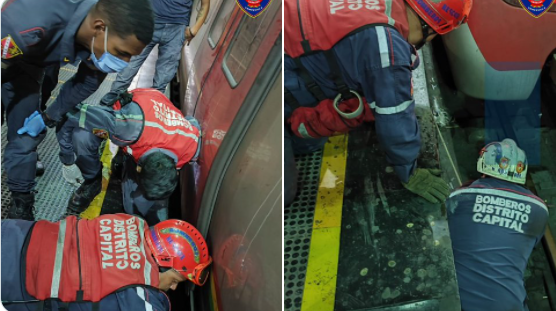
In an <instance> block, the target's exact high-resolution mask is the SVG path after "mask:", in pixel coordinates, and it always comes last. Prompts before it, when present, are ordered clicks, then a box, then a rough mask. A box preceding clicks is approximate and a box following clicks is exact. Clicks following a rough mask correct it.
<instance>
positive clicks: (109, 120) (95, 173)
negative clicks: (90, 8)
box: [58, 89, 200, 225]
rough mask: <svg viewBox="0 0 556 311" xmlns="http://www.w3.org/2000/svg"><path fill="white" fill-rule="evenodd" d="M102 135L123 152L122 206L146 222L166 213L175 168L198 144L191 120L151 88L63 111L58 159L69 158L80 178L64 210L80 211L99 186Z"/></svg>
mask: <svg viewBox="0 0 556 311" xmlns="http://www.w3.org/2000/svg"><path fill="white" fill-rule="evenodd" d="M108 137H109V138H110V140H111V141H112V142H113V143H114V144H116V145H117V146H119V147H121V148H122V149H123V152H124V154H126V161H125V162H124V169H123V179H122V192H123V203H124V209H125V211H126V212H127V213H129V214H138V215H141V216H143V217H145V219H146V220H147V222H148V223H149V224H151V225H152V224H155V223H157V222H159V221H161V220H164V219H167V214H168V212H167V198H168V197H169V196H170V194H171V193H172V192H173V190H174V189H175V187H176V185H177V182H178V170H179V169H181V168H182V167H183V166H184V165H185V164H186V163H188V162H189V161H191V160H192V159H193V158H195V157H196V155H197V154H198V152H199V149H200V140H199V138H200V130H199V125H198V123H197V121H196V120H195V119H193V118H189V119H186V118H185V117H184V116H183V114H182V113H181V111H180V110H179V109H177V108H176V107H174V105H173V104H172V102H170V100H168V98H166V96H164V94H162V93H160V92H159V91H157V90H155V89H136V90H133V91H131V93H127V92H126V93H123V94H121V95H120V96H119V97H118V98H117V99H116V101H115V103H114V104H113V106H111V107H107V106H91V105H86V104H84V105H81V106H80V107H79V110H77V111H74V112H72V113H69V114H68V120H67V121H66V123H65V124H64V126H63V127H62V129H61V130H60V131H59V132H58V141H59V143H60V159H61V161H62V163H63V164H64V165H71V164H73V163H75V164H76V165H77V166H78V167H79V169H80V170H81V172H82V174H83V178H84V182H83V184H82V185H81V186H80V187H79V188H78V189H77V190H75V192H74V194H73V196H72V197H71V198H70V200H69V202H68V209H69V210H71V211H73V212H77V213H80V212H82V211H83V210H85V209H86V208H87V207H88V206H89V204H90V203H91V201H92V200H93V199H94V197H95V196H96V195H97V194H98V193H99V192H100V191H101V186H102V175H101V173H102V164H101V162H100V156H99V152H98V148H99V146H100V144H101V143H102V141H103V139H105V138H108ZM74 154H75V156H74Z"/></svg>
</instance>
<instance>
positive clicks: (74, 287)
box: [2, 214, 212, 311]
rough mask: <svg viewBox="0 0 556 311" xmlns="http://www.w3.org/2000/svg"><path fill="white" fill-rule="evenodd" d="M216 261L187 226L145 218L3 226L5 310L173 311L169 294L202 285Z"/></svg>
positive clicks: (121, 216)
mask: <svg viewBox="0 0 556 311" xmlns="http://www.w3.org/2000/svg"><path fill="white" fill-rule="evenodd" d="M211 262H212V259H211V257H210V256H209V253H208V247H207V245H206V242H205V240H204V239H203V237H202V236H201V234H200V233H199V231H198V230H197V229H196V228H194V227H193V226H192V225H190V224H188V223H187V222H185V221H181V220H175V219H174V220H166V221H164V222H161V223H159V224H157V225H156V226H154V227H153V228H150V229H149V227H148V226H147V224H146V223H145V221H144V220H143V219H141V218H139V217H136V216H132V215H127V214H107V215H102V216H100V217H98V218H96V219H94V220H85V219H81V220H78V219H77V218H76V217H75V216H69V217H68V218H66V219H64V220H61V221H58V222H49V221H46V220H40V221H36V222H32V221H26V220H20V219H17V220H16V219H7V220H3V221H2V304H3V305H4V307H5V308H7V309H8V310H10V311H12V310H13V311H15V310H43V309H44V310H53V311H55V310H67V311H78V310H111V311H118V310H122V311H128V310H134V311H135V310H145V311H146V310H159V311H160V310H170V302H169V300H168V297H167V296H166V294H165V293H164V291H167V290H169V289H172V290H175V289H176V286H177V285H178V283H180V282H183V281H185V280H189V281H190V282H193V283H194V284H196V285H203V284H204V283H205V282H206V280H207V278H208V273H209V271H210V270H209V265H210V264H211Z"/></svg>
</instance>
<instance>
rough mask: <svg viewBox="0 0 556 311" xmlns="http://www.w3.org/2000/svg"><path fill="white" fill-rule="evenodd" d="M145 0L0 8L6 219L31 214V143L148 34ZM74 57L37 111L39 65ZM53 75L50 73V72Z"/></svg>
mask: <svg viewBox="0 0 556 311" xmlns="http://www.w3.org/2000/svg"><path fill="white" fill-rule="evenodd" d="M153 27H154V19H153V13H152V9H151V5H150V2H149V1H148V0H99V1H98V2H97V1H95V0H82V1H55V0H41V1H38V0H17V1H7V2H5V4H4V6H3V8H2V30H1V31H2V43H1V48H2V50H1V52H2V105H3V106H4V105H5V107H4V108H5V110H6V114H7V118H6V119H7V122H8V144H7V146H6V149H5V151H4V163H3V167H4V168H5V169H6V172H7V174H8V187H9V189H10V191H11V196H12V200H11V201H12V206H11V207H10V210H9V212H8V217H9V218H22V219H28V220H33V219H34V216H33V210H34V202H35V196H34V188H35V185H36V183H35V181H34V178H35V171H36V162H37V151H36V150H37V145H38V144H39V143H40V142H41V141H42V140H43V139H44V137H45V135H46V131H45V129H46V127H47V126H48V127H53V126H54V125H55V124H56V122H58V121H60V120H61V119H62V117H63V115H64V114H65V113H66V112H68V111H69V110H70V109H71V108H72V107H74V106H75V105H77V104H78V103H80V102H81V101H83V100H85V99H86V98H87V97H89V95H91V94H92V93H93V92H94V91H95V90H96V89H97V88H98V86H99V85H100V83H101V82H102V81H103V79H104V77H105V76H106V73H110V72H118V71H120V70H122V69H123V68H124V67H126V66H127V62H128V61H129V59H130V58H131V56H133V55H138V54H140V53H141V51H142V50H143V48H144V47H145V45H146V44H148V43H149V42H150V41H151V39H152V34H153ZM77 61H81V63H80V65H79V69H78V71H77V74H76V75H75V76H74V77H73V78H72V79H70V80H69V81H67V82H66V83H65V84H64V85H63V87H62V88H61V91H60V94H59V95H58V97H57V98H56V100H55V101H54V102H53V103H52V105H50V106H49V107H48V109H46V110H45V111H41V109H39V106H40V97H41V95H40V94H41V85H42V80H43V76H44V68H45V67H47V66H56V67H57V68H59V67H60V66H63V65H66V64H73V63H75V62H77ZM54 76H57V73H54Z"/></svg>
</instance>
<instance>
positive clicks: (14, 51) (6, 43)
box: [2, 35, 23, 59]
mask: <svg viewBox="0 0 556 311" xmlns="http://www.w3.org/2000/svg"><path fill="white" fill-rule="evenodd" d="M21 54H23V52H22V51H21V49H20V48H19V47H18V46H17V44H15V41H14V39H13V38H12V36H10V35H8V36H7V37H4V38H2V59H10V58H12V57H16V56H18V55H21Z"/></svg>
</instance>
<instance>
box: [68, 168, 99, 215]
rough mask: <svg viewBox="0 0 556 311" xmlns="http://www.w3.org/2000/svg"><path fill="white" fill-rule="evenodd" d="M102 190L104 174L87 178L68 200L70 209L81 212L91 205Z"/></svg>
mask: <svg viewBox="0 0 556 311" xmlns="http://www.w3.org/2000/svg"><path fill="white" fill-rule="evenodd" d="M101 190H102V175H100V174H99V175H98V177H95V178H93V179H89V180H85V181H84V182H83V183H82V184H81V186H79V188H77V190H75V191H74V192H73V195H72V196H71V198H70V199H69V202H68V210H70V211H72V212H74V213H81V212H83V211H84V210H86V209H87V207H89V204H91V202H93V200H94V198H95V197H96V196H97V194H99V193H100V191H101Z"/></svg>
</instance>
